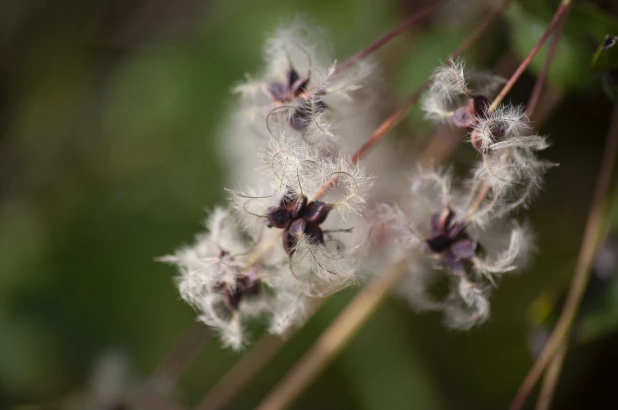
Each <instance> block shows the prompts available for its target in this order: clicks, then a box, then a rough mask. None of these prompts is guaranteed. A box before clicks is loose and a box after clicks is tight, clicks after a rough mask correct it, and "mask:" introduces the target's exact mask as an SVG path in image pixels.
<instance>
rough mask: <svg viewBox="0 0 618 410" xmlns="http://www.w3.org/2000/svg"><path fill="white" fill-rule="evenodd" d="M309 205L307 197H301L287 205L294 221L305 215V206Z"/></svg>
mask: <svg viewBox="0 0 618 410" xmlns="http://www.w3.org/2000/svg"><path fill="white" fill-rule="evenodd" d="M306 205H307V197H306V196H305V195H301V196H299V197H298V198H296V199H295V200H293V201H290V202H288V203H287V205H286V208H287V210H288V211H289V212H290V215H292V219H297V218H300V217H301V216H302V215H303V212H304V210H305V206H306Z"/></svg>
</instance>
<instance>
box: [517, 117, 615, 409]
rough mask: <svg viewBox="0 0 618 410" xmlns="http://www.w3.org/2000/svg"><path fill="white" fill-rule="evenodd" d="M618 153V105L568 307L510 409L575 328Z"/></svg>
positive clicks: (527, 392) (520, 401)
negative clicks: (574, 322)
mask: <svg viewBox="0 0 618 410" xmlns="http://www.w3.org/2000/svg"><path fill="white" fill-rule="evenodd" d="M617 151H618V106H615V107H614V111H613V113H612V119H611V125H610V128H609V131H608V135H607V140H606V143H605V148H604V150H603V159H602V162H601V168H600V170H599V175H598V177H597V182H596V187H595V191H594V196H593V198H592V204H591V206H590V212H589V214H588V220H587V221H586V228H585V230H584V235H583V238H582V244H581V247H580V251H579V255H578V257H577V264H576V265H575V270H574V272H573V279H572V281H571V286H570V288H569V293H568V295H567V299H566V302H565V304H564V308H563V310H562V313H561V314H560V317H559V319H558V322H557V323H556V326H555V327H554V330H553V331H552V334H551V336H550V337H549V340H548V341H547V343H546V345H545V347H544V348H543V351H542V352H541V354H540V355H539V357H538V358H537V360H536V362H535V363H534V365H533V366H532V368H531V369H530V371H529V372H528V374H527V375H526V377H525V379H524V380H523V382H522V384H521V386H520V387H519V390H518V391H517V394H516V395H515V398H514V399H513V402H512V403H511V406H510V410H518V409H521V407H522V406H523V404H524V402H525V401H526V398H527V397H528V396H529V395H530V392H531V391H532V389H533V388H534V386H535V385H536V383H537V382H538V380H539V378H540V377H541V375H542V374H543V371H544V370H545V368H546V367H547V365H548V364H549V362H550V361H551V360H552V359H553V357H554V356H555V354H556V352H557V351H558V349H559V348H560V346H561V345H562V343H563V342H564V341H565V339H566V337H567V335H568V333H569V330H570V328H571V325H572V324H573V321H574V320H575V315H576V313H577V311H578V309H579V306H580V304H581V301H582V298H583V296H584V292H585V291H586V285H587V283H588V278H589V276H590V269H591V266H592V262H593V260H594V256H595V252H596V249H597V245H598V241H599V231H600V230H601V229H602V216H603V205H604V202H605V197H606V195H607V191H608V190H609V186H610V182H611V176H612V172H613V169H614V165H615V162H616V152H617Z"/></svg>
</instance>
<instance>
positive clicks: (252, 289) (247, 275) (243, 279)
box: [236, 269, 260, 295]
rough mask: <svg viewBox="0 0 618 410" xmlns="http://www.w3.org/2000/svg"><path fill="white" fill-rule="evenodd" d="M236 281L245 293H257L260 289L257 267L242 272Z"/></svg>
mask: <svg viewBox="0 0 618 410" xmlns="http://www.w3.org/2000/svg"><path fill="white" fill-rule="evenodd" d="M236 282H237V286H238V287H239V288H240V289H242V291H243V293H244V294H245V295H257V294H258V293H259V291H260V279H259V278H258V274H257V271H256V270H255V269H250V270H248V271H245V272H243V273H241V274H240V275H239V277H238V280H237V281H236Z"/></svg>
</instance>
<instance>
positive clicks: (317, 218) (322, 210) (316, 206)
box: [303, 201, 332, 225]
mask: <svg viewBox="0 0 618 410" xmlns="http://www.w3.org/2000/svg"><path fill="white" fill-rule="evenodd" d="M331 209H332V208H331V206H330V205H329V204H327V203H325V202H322V201H312V202H310V203H309V204H307V207H306V208H305V215H304V216H303V219H304V220H305V221H307V222H311V223H313V224H316V225H320V224H322V222H324V221H325V220H326V217H327V216H328V213H329V212H330V210H331Z"/></svg>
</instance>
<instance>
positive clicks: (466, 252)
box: [449, 238, 476, 260]
mask: <svg viewBox="0 0 618 410" xmlns="http://www.w3.org/2000/svg"><path fill="white" fill-rule="evenodd" d="M449 252H450V253H452V254H453V255H454V256H455V257H457V258H459V259H465V260H468V259H472V258H473V257H474V255H475V254H476V242H475V241H473V240H472V239H469V238H465V239H460V240H458V241H455V242H453V243H452V244H451V246H450V248H449Z"/></svg>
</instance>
